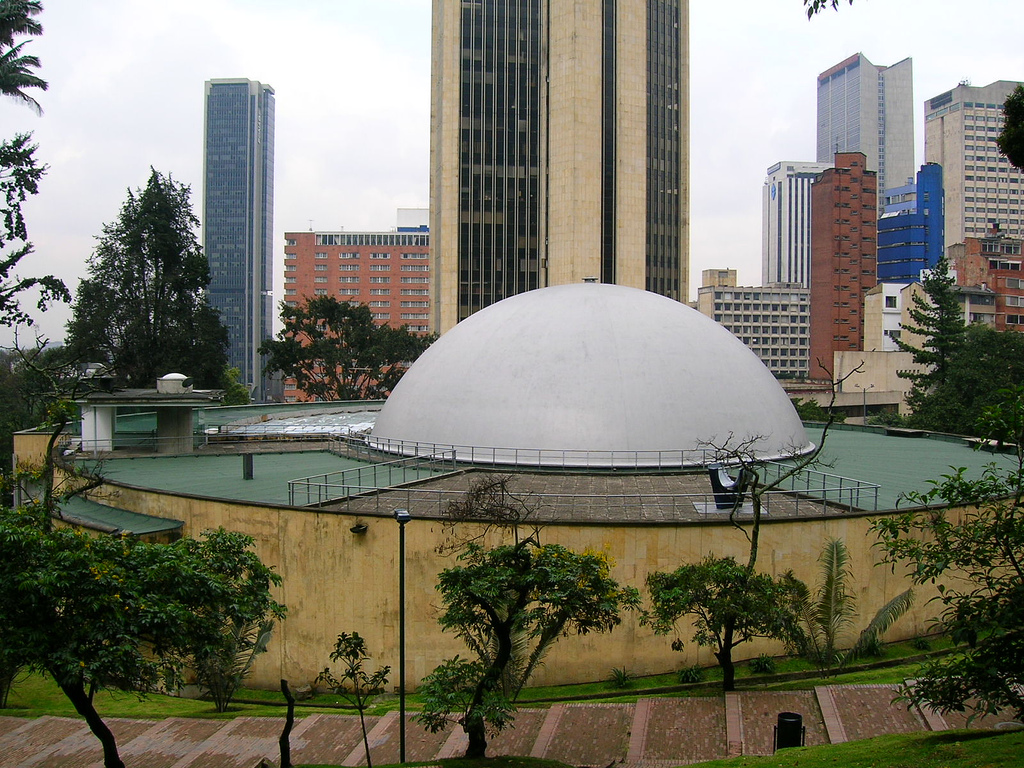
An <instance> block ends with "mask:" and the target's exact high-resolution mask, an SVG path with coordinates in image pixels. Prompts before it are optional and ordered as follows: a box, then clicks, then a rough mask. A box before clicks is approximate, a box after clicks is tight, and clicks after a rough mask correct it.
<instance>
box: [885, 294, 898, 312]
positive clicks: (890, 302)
mask: <svg viewBox="0 0 1024 768" xmlns="http://www.w3.org/2000/svg"><path fill="white" fill-rule="evenodd" d="M885 308H886V309H896V297H895V296H886V297H885Z"/></svg>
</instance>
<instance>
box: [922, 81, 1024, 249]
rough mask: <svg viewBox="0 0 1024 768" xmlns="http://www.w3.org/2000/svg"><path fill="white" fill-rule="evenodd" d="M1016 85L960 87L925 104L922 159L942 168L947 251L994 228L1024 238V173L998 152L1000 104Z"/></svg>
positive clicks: (1002, 83)
mask: <svg viewBox="0 0 1024 768" xmlns="http://www.w3.org/2000/svg"><path fill="white" fill-rule="evenodd" d="M1016 87H1017V83H1014V82H1009V81H1007V80H999V81H997V82H994V83H991V84H989V85H986V86H982V87H980V88H975V87H973V86H970V85H958V86H957V87H956V88H953V89H952V90H950V91H946V92H945V93H942V94H939V95H938V96H936V97H935V98H933V99H929V100H928V101H927V102H925V105H924V119H925V123H924V159H925V160H926V161H928V162H929V163H938V164H939V165H941V166H942V171H943V184H944V187H945V190H946V247H947V248H948V247H949V246H950V245H954V244H955V243H962V242H964V240H965V238H968V237H982V236H984V235H986V234H988V232H989V230H990V229H992V227H993V226H998V228H999V230H1000V231H1001V232H1002V234H1004V235H1008V236H1010V237H1022V236H1024V216H1022V215H1021V195H1022V194H1024V173H1022V172H1021V171H1020V170H1019V169H1017V168H1014V167H1013V166H1012V165H1010V162H1009V161H1008V160H1007V159H1006V158H1005V157H1004V156H1003V155H1002V154H1000V152H999V148H998V147H997V146H996V137H997V136H998V135H999V132H1000V131H1001V130H1002V127H1003V102H1004V101H1006V97H1007V96H1009V95H1010V93H1011V92H1012V91H1013V89H1014V88H1016Z"/></svg>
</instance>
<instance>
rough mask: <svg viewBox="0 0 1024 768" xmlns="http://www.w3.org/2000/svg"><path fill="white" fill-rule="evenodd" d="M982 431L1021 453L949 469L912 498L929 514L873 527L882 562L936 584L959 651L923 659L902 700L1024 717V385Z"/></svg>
mask: <svg viewBox="0 0 1024 768" xmlns="http://www.w3.org/2000/svg"><path fill="white" fill-rule="evenodd" d="M981 431H982V432H983V434H985V435H987V436H988V437H990V438H991V439H993V440H998V441H1002V442H1006V443H1008V444H1010V445H1012V446H1014V448H1015V455H1014V456H1013V457H1012V460H1011V461H1002V462H993V463H992V464H990V465H989V466H988V467H987V468H986V469H985V471H984V472H983V474H982V476H981V477H980V478H977V479H972V478H968V477H967V475H966V471H965V470H964V469H963V468H959V469H952V470H951V471H950V473H949V474H947V475H944V476H943V477H942V478H941V479H940V480H938V481H936V482H935V483H934V486H933V488H932V489H931V490H930V491H928V492H926V493H923V494H913V495H912V496H911V498H910V501H911V502H912V503H915V504H920V505H924V508H922V509H917V510H913V511H911V512H907V513H905V514H903V515H900V516H897V517H886V518H882V519H879V520H878V521H876V522H875V530H876V531H877V533H878V535H879V538H880V541H881V544H882V546H883V548H884V550H885V553H886V561H887V562H889V563H890V564H891V565H892V567H893V568H895V567H897V566H907V567H909V569H910V578H911V579H912V580H913V581H914V582H915V583H916V584H926V583H933V584H937V588H938V592H939V594H938V596H937V598H935V599H937V600H938V602H939V603H940V605H941V606H942V607H943V610H942V614H941V615H940V617H939V619H938V626H939V627H940V628H941V629H942V631H943V632H945V633H946V634H947V635H949V636H950V637H951V638H952V639H953V641H954V642H956V643H958V644H961V646H962V647H961V648H960V649H959V652H957V653H953V654H950V655H948V656H943V657H942V658H939V659H935V660H933V661H930V662H927V663H926V664H925V665H924V666H923V667H922V669H921V670H919V672H918V674H917V675H916V677H917V679H916V681H915V682H914V683H913V684H912V685H908V686H907V687H905V688H904V690H903V692H902V695H903V697H904V698H905V699H906V700H907V701H910V702H915V703H920V704H928V705H930V706H932V707H934V708H935V709H937V710H938V711H940V712H949V711H957V712H962V711H964V710H966V709H975V710H976V711H979V712H984V713H995V712H997V711H998V710H1000V709H1010V710H1012V711H1013V712H1014V714H1015V716H1016V717H1017V719H1021V718H1024V387H1015V388H1013V389H1010V390H1006V391H1004V392H1003V399H1002V402H1000V403H999V404H997V405H995V406H991V407H989V408H986V410H985V412H984V414H983V416H982V419H981Z"/></svg>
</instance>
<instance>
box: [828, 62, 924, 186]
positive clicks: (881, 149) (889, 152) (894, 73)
mask: <svg viewBox="0 0 1024 768" xmlns="http://www.w3.org/2000/svg"><path fill="white" fill-rule="evenodd" d="M837 152H863V153H864V154H865V155H866V156H867V160H868V170H869V171H877V172H878V189H880V190H882V189H889V188H891V187H898V186H900V185H902V184H907V183H910V182H911V181H912V180H913V176H914V171H915V170H916V168H915V165H914V83H913V62H912V61H911V60H910V59H903V61H900V62H897V63H896V64H893V65H892V66H891V67H880V66H876V65H874V64H872V63H871V62H870V61H868V59H867V57H866V56H864V54H862V53H857V54H854V55H853V56H851V57H850V58H848V59H846V60H845V61H841V62H839V63H838V64H836V65H835V66H834V67H832V68H831V69H828V70H826V71H825V72H822V73H821V74H820V75H818V154H817V160H818V162H819V163H828V164H829V165H831V164H832V159H833V157H834V156H835V154H836V153H837Z"/></svg>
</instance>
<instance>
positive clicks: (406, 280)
mask: <svg viewBox="0 0 1024 768" xmlns="http://www.w3.org/2000/svg"><path fill="white" fill-rule="evenodd" d="M402 282H403V283H429V282H430V278H429V277H427V276H426V275H423V276H422V277H403V278H402Z"/></svg>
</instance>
